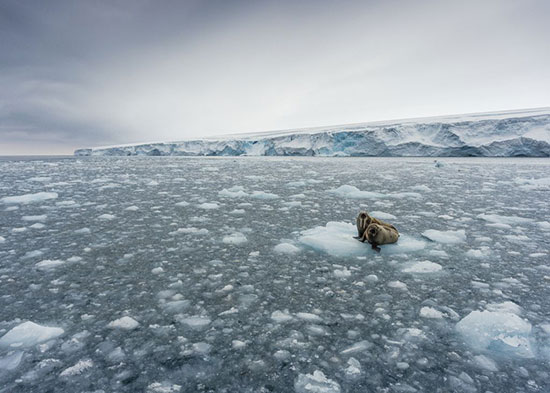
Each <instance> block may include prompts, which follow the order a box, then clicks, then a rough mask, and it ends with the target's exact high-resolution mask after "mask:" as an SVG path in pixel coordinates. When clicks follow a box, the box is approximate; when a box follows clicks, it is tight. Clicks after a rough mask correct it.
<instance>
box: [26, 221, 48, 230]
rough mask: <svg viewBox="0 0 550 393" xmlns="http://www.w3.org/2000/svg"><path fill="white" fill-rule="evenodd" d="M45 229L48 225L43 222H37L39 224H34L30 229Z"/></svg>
mask: <svg viewBox="0 0 550 393" xmlns="http://www.w3.org/2000/svg"><path fill="white" fill-rule="evenodd" d="M45 227H46V225H44V224H42V223H41V222H37V223H34V224H32V225H31V226H30V227H29V228H32V229H42V228H45Z"/></svg>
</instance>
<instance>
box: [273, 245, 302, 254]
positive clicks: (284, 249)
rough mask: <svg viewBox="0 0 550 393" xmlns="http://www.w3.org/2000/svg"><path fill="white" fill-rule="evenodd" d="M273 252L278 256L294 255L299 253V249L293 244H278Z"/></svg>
mask: <svg viewBox="0 0 550 393" xmlns="http://www.w3.org/2000/svg"><path fill="white" fill-rule="evenodd" d="M273 251H275V252H276V253H279V254H295V253H297V252H300V249H299V248H298V247H296V246H295V245H294V244H290V243H280V244H277V245H276V246H275V247H274V249H273Z"/></svg>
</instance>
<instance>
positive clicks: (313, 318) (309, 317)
mask: <svg viewBox="0 0 550 393" xmlns="http://www.w3.org/2000/svg"><path fill="white" fill-rule="evenodd" d="M296 317H297V318H299V319H301V320H303V321H308V322H323V320H322V319H321V317H320V316H319V315H316V314H312V313H309V312H299V313H296Z"/></svg>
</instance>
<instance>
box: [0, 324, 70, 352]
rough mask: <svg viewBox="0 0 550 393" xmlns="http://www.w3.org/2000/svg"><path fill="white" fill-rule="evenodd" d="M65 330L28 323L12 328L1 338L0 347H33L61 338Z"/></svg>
mask: <svg viewBox="0 0 550 393" xmlns="http://www.w3.org/2000/svg"><path fill="white" fill-rule="evenodd" d="M63 333H64V330H63V329H62V328H60V327H48V326H42V325H39V324H37V323H34V322H31V321H27V322H23V323H21V324H19V325H17V326H16V327H14V328H12V329H11V330H10V331H8V332H7V333H6V334H4V335H3V336H2V337H1V338H0V346H10V347H23V348H25V347H31V346H33V345H36V344H39V343H42V342H45V341H48V340H51V339H53V338H56V337H58V336H61V335H62V334H63Z"/></svg>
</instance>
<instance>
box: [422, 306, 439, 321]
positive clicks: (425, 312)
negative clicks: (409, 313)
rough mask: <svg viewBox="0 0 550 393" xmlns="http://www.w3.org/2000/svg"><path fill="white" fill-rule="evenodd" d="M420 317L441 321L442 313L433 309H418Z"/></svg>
mask: <svg viewBox="0 0 550 393" xmlns="http://www.w3.org/2000/svg"><path fill="white" fill-rule="evenodd" d="M420 316H421V317H423V318H431V319H443V313H442V312H441V311H438V310H436V309H435V308H433V307H422V308H421V309H420Z"/></svg>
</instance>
